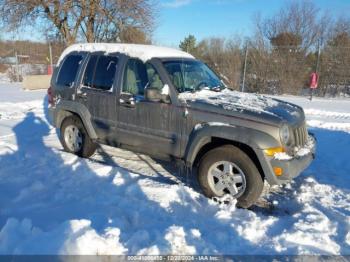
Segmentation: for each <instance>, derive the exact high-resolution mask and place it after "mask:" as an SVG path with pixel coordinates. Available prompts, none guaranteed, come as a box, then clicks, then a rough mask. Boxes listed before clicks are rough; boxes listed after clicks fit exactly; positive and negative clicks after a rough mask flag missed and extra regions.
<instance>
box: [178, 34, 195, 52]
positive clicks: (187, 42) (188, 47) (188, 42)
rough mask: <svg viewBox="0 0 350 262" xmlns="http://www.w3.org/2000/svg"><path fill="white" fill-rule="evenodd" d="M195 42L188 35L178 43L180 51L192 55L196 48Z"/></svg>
mask: <svg viewBox="0 0 350 262" xmlns="http://www.w3.org/2000/svg"><path fill="white" fill-rule="evenodd" d="M196 42H197V40H196V38H195V37H194V35H188V36H187V37H185V38H184V40H183V41H181V42H180V45H179V47H180V49H181V50H182V51H185V52H187V53H190V54H194V53H195V50H196V46H197V43H196Z"/></svg>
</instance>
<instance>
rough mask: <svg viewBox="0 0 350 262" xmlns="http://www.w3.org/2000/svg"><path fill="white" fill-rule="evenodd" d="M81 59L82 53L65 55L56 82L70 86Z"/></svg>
mask: <svg viewBox="0 0 350 262" xmlns="http://www.w3.org/2000/svg"><path fill="white" fill-rule="evenodd" d="M82 61H83V56H82V55H69V56H67V58H66V59H65V60H64V61H63V64H62V66H61V68H60V70H59V73H58V76H57V81H56V84H57V85H60V86H71V85H72V84H73V83H74V80H75V78H76V76H77V73H78V71H79V67H80V64H81V63H82Z"/></svg>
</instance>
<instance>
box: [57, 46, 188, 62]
mask: <svg viewBox="0 0 350 262" xmlns="http://www.w3.org/2000/svg"><path fill="white" fill-rule="evenodd" d="M73 51H78V52H82V51H85V52H95V51H102V52H105V53H123V54H126V55H128V56H130V57H135V58H139V59H141V60H142V61H143V62H146V61H148V60H150V59H152V58H154V57H158V58H164V57H172V58H194V57H193V56H192V55H190V54H188V53H186V52H183V51H180V50H177V49H173V48H169V47H160V46H154V45H137V44H111V43H108V44H107V43H84V44H74V45H71V46H69V47H67V48H66V49H65V50H64V51H63V53H62V55H61V57H60V59H59V60H58V62H57V65H58V64H59V63H60V62H61V61H62V60H63V58H64V57H65V56H66V55H67V54H69V53H71V52H73Z"/></svg>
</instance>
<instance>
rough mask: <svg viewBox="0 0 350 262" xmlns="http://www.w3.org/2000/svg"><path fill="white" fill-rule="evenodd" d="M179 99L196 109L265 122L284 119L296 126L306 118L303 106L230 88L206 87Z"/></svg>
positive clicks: (181, 95) (282, 120)
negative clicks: (211, 88) (215, 89)
mask: <svg viewBox="0 0 350 262" xmlns="http://www.w3.org/2000/svg"><path fill="white" fill-rule="evenodd" d="M179 99H180V100H182V101H185V102H186V103H187V104H188V105H189V107H191V108H194V109H198V110H203V111H210V112H213V113H220V114H225V115H231V116H237V117H240V118H242V117H243V118H247V119H253V120H258V121H260V122H261V121H265V122H269V123H271V124H275V125H279V124H280V123H281V122H288V123H289V124H290V125H295V124H298V123H299V122H301V121H304V119H305V116H304V112H303V109H302V108H301V107H299V106H297V105H294V104H291V103H288V102H285V101H282V100H278V99H274V98H270V97H266V96H263V95H258V94H251V93H243V92H238V91H232V90H229V89H224V90H222V91H220V92H216V91H211V90H208V89H204V90H201V91H198V92H194V93H188V92H186V93H181V94H180V95H179Z"/></svg>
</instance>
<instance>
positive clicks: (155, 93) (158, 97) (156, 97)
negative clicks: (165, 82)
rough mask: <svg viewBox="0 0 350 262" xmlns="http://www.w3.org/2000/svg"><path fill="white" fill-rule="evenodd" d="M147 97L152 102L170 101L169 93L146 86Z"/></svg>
mask: <svg viewBox="0 0 350 262" xmlns="http://www.w3.org/2000/svg"><path fill="white" fill-rule="evenodd" d="M145 98H146V100H148V101H151V102H163V103H170V97H169V95H165V94H162V92H161V90H159V89H157V88H146V89H145Z"/></svg>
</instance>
